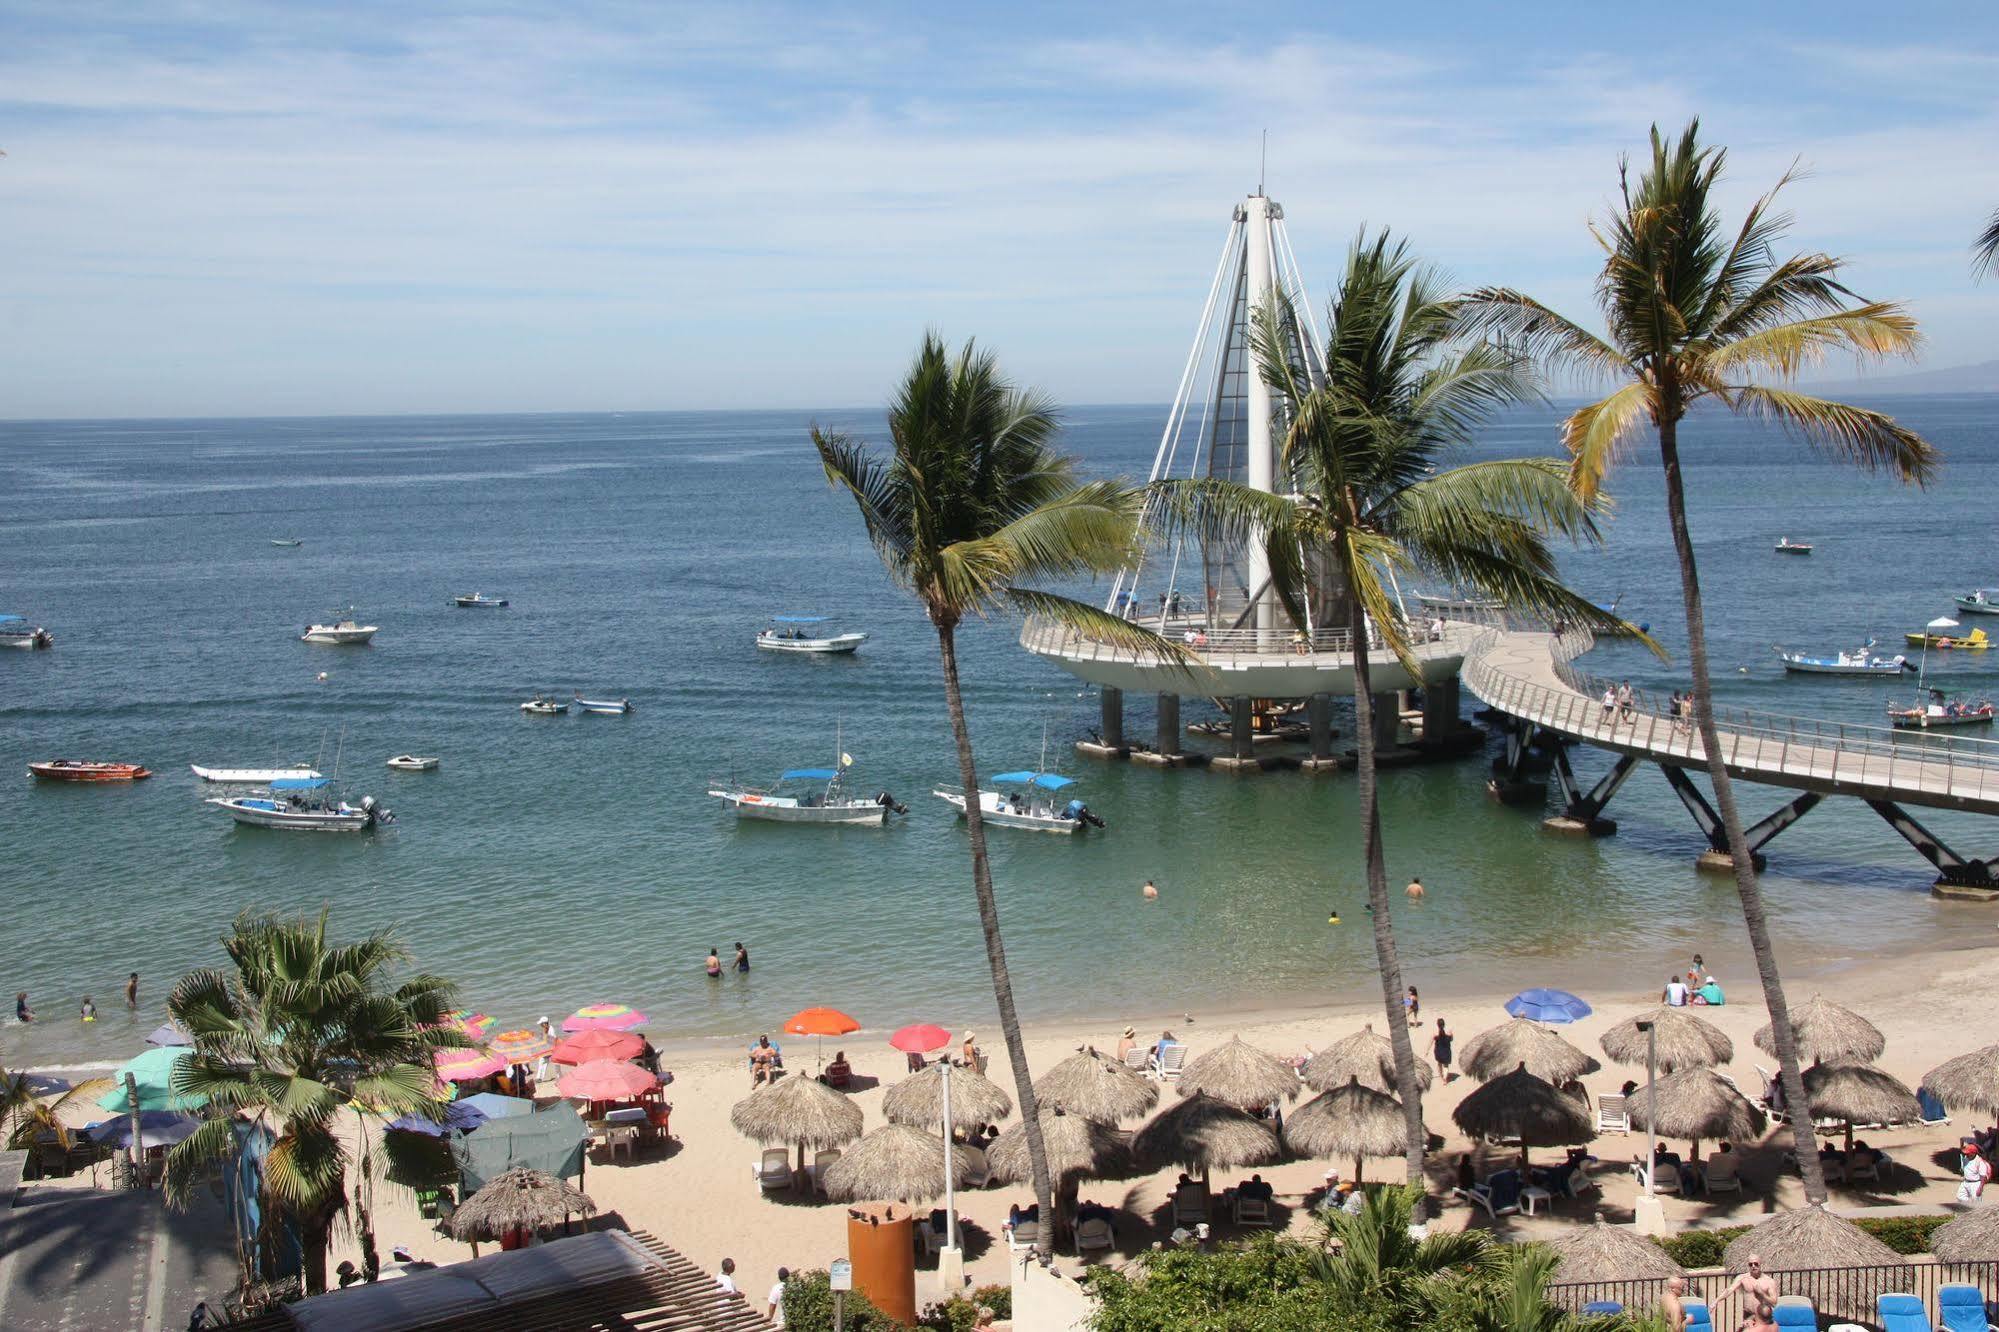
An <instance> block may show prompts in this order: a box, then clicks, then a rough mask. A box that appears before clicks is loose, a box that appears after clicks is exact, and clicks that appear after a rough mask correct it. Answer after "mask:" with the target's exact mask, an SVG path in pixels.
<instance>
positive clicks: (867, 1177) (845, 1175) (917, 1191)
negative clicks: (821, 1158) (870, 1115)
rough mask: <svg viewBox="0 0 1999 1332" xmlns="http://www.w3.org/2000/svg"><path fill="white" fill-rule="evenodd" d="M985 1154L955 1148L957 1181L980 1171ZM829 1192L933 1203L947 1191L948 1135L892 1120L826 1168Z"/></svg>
mask: <svg viewBox="0 0 1999 1332" xmlns="http://www.w3.org/2000/svg"><path fill="white" fill-rule="evenodd" d="M983 1156H984V1153H983V1152H981V1151H979V1149H978V1148H976V1147H958V1148H956V1149H954V1150H953V1151H952V1153H951V1162H952V1165H953V1167H954V1168H955V1174H956V1176H957V1178H956V1179H954V1180H953V1181H952V1183H953V1184H954V1185H962V1184H964V1182H965V1181H966V1180H967V1179H969V1178H970V1177H971V1176H972V1175H974V1174H976V1173H978V1167H979V1165H980V1164H981V1163H982V1162H981V1159H980V1158H982V1157H983ZM825 1178H826V1196H827V1197H829V1198H831V1199H832V1200H833V1201H834V1202H877V1201H879V1202H906V1203H918V1202H929V1201H930V1200H931V1199H932V1198H935V1197H937V1196H938V1195H939V1194H941V1193H943V1192H944V1140H943V1139H942V1138H941V1137H934V1136H932V1135H931V1134H928V1133H925V1132H924V1131H923V1130H922V1129H913V1128H911V1127H909V1125H907V1124H887V1125H884V1126H883V1127H881V1128H878V1129H876V1130H875V1131H874V1132H872V1133H870V1134H868V1135H867V1136H866V1137H865V1138H862V1139H861V1140H860V1141H859V1142H857V1143H855V1144H854V1145H853V1146H852V1147H851V1148H849V1149H848V1150H847V1152H846V1154H845V1155H844V1156H842V1157H841V1158H840V1159H839V1160H837V1161H835V1162H834V1163H833V1164H832V1165H829V1166H827V1167H826V1176H825Z"/></svg>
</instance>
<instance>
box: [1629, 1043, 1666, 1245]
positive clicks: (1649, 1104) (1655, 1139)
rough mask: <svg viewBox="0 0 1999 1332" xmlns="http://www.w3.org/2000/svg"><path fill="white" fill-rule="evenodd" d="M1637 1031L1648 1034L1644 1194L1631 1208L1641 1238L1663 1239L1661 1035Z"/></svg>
mask: <svg viewBox="0 0 1999 1332" xmlns="http://www.w3.org/2000/svg"><path fill="white" fill-rule="evenodd" d="M1638 1030H1640V1031H1642V1032H1644V1033H1645V1192H1644V1194H1643V1195H1642V1196H1641V1197H1640V1198H1639V1199H1638V1204H1637V1206H1636V1207H1634V1208H1632V1216H1631V1224H1632V1226H1633V1227H1634V1228H1635V1229H1636V1230H1637V1231H1638V1233H1639V1234H1641V1235H1663V1234H1664V1233H1665V1231H1666V1214H1665V1209H1664V1208H1663V1207H1662V1206H1660V1203H1659V1194H1658V1190H1657V1187H1656V1186H1657V1181H1656V1179H1655V1178H1654V1176H1655V1175H1656V1174H1657V1172H1658V1169H1659V1091H1658V1085H1659V1031H1658V1028H1657V1026H1656V1025H1655V1024H1654V1023H1650V1022H1640V1023H1639V1024H1638Z"/></svg>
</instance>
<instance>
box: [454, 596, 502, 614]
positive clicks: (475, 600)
mask: <svg viewBox="0 0 1999 1332" xmlns="http://www.w3.org/2000/svg"><path fill="white" fill-rule="evenodd" d="M452 600H453V601H454V602H456V603H457V604H458V606H459V607H460V608H461V609H463V610H499V609H500V608H501V607H502V606H505V605H506V604H507V599H506V598H505V597H489V596H487V595H486V594H485V593H483V592H474V593H472V594H471V595H469V596H463V597H453V598H452Z"/></svg>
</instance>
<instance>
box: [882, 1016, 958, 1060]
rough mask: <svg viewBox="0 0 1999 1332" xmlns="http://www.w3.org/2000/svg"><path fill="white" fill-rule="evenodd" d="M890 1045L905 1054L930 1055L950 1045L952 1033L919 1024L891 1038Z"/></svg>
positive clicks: (923, 1023) (926, 1023) (889, 1039)
mask: <svg viewBox="0 0 1999 1332" xmlns="http://www.w3.org/2000/svg"><path fill="white" fill-rule="evenodd" d="M888 1043H889V1044H890V1045H893V1046H894V1047H895V1048H896V1049H898V1050H901V1051H902V1052H903V1053H905V1054H929V1053H930V1052H931V1051H932V1050H941V1049H943V1048H944V1047H945V1046H947V1045H949V1044H950V1043H951V1033H950V1032H948V1031H946V1030H944V1029H943V1028H942V1027H938V1026H933V1025H932V1024H930V1023H928V1022H919V1023H917V1024H916V1025H915V1026H913V1027H904V1028H903V1029H902V1030H901V1031H898V1032H897V1033H896V1034H895V1035H893V1036H891V1037H889V1038H888Z"/></svg>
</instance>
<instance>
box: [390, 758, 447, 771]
mask: <svg viewBox="0 0 1999 1332" xmlns="http://www.w3.org/2000/svg"><path fill="white" fill-rule="evenodd" d="M442 761H443V760H441V759H436V758H425V757H422V756H420V755H417V754H398V755H396V756H395V757H394V758H392V759H390V760H389V766H390V767H391V768H394V769H395V770H396V771H397V772H436V771H437V765H438V764H439V763H440V762H442Z"/></svg>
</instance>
